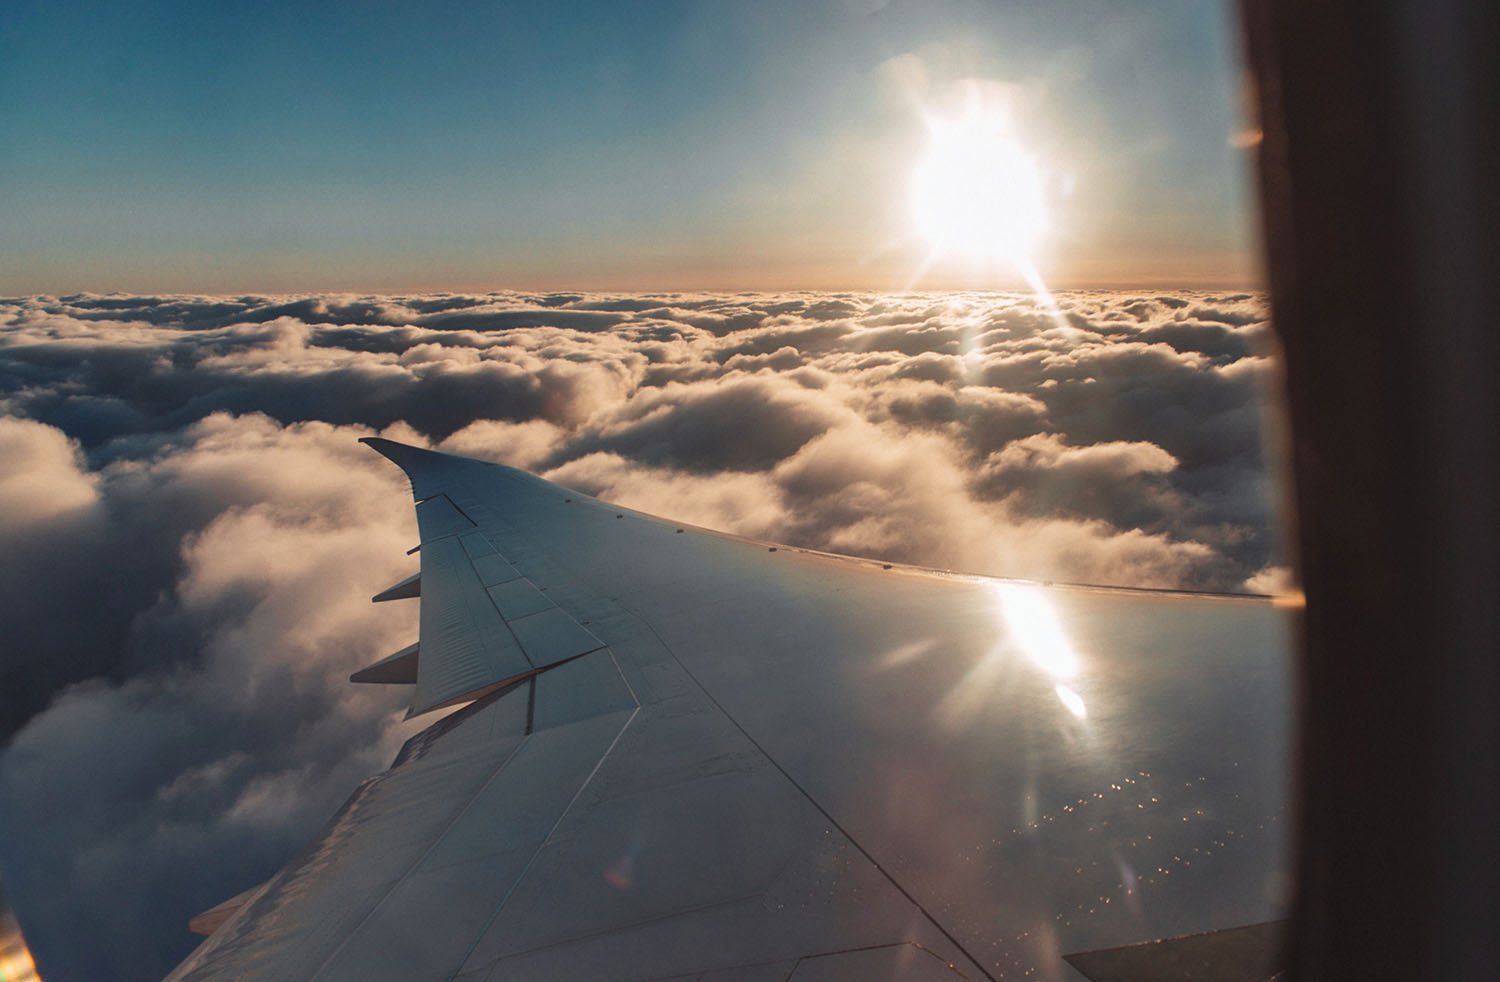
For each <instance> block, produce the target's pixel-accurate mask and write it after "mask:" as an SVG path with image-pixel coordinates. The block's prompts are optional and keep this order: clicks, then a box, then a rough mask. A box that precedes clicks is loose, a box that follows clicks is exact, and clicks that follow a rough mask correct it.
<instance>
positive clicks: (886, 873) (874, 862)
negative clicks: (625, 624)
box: [627, 608, 996, 982]
mask: <svg viewBox="0 0 1500 982" xmlns="http://www.w3.org/2000/svg"><path fill="white" fill-rule="evenodd" d="M627 609H628V608H627ZM632 613H634V611H632ZM636 616H637V617H638V618H639V620H640V622H641V624H642V625H643V626H644V627H645V628H646V630H647V631H650V632H651V634H652V636H654V637H655V638H656V640H657V642H658V643H659V644H660V645H661V646H662V648H663V650H665V651H666V652H667V653H668V654H670V655H671V656H672V659H673V660H674V661H675V662H677V665H678V667H680V668H681V669H682V670H683V672H684V673H686V675H687V677H688V678H690V679H692V680H693V684H694V685H696V686H697V687H698V690H699V691H700V692H702V693H703V695H704V698H706V699H707V700H708V701H709V702H711V703H712V704H713V705H714V708H715V709H717V710H718V711H719V712H721V713H723V714H724V718H725V719H727V720H728V721H729V722H730V724H731V725H733V726H734V728H735V729H737V730H739V731H740V734H741V735H742V736H744V738H745V739H746V740H748V741H749V742H750V745H751V746H752V747H754V748H755V750H756V752H757V753H759V754H760V755H761V756H762V757H764V758H765V759H766V760H767V761H768V762H769V763H770V765H771V766H772V767H774V768H776V770H777V772H778V773H780V774H781V776H782V777H784V778H786V780H787V781H788V782H789V783H790V784H791V785H792V787H794V788H796V789H797V792H798V793H799V794H801V795H802V797H803V798H805V799H807V802H808V803H809V804H810V805H812V806H813V807H814V808H816V809H817V810H818V812H819V814H821V815H822V816H823V817H824V818H825V819H826V820H827V821H828V823H829V824H830V825H832V826H833V827H834V828H835V829H838V831H839V834H840V835H842V836H843V837H844V838H845V839H846V840H847V841H848V842H849V844H850V845H852V846H853V847H854V848H855V849H857V850H859V853H860V855H862V856H864V857H865V859H866V860H867V861H868V862H869V863H870V865H871V866H873V867H874V868H875V869H876V871H878V872H879V873H880V875H881V876H883V877H885V879H886V881H887V882H888V883H890V885H891V886H893V887H895V888H896V892H898V893H900V894H901V896H903V897H905V898H906V899H907V901H908V902H909V903H910V904H911V905H912V906H913V907H915V908H916V909H917V910H919V911H921V913H922V916H923V917H925V918H927V921H928V923H930V924H931V925H932V926H933V927H934V928H936V929H937V930H938V933H940V934H941V935H942V936H943V937H944V938H947V939H948V943H949V944H951V945H953V947H954V948H956V949H958V951H960V952H961V953H962V954H963V956H964V957H965V958H967V959H968V960H969V961H970V962H971V963H972V964H973V965H974V967H975V968H977V969H979V971H981V972H983V973H984V977H985V978H987V979H989V980H990V982H996V979H995V976H994V975H992V974H990V972H989V970H988V969H986V968H985V967H984V963H983V962H981V961H980V960H979V959H977V958H975V957H974V955H973V953H971V952H970V951H969V949H968V948H967V947H965V946H964V944H963V942H961V941H959V940H958V938H956V937H955V936H954V935H953V933H952V932H950V931H949V930H948V929H947V928H946V927H944V926H943V924H942V922H941V921H939V920H938V919H937V918H936V917H935V916H933V914H932V912H931V911H929V910H928V909H927V907H926V906H925V905H924V904H923V903H922V902H921V901H920V900H918V899H917V898H916V897H915V896H913V895H912V893H911V891H909V890H907V889H906V887H904V886H903V885H902V884H901V881H899V880H898V879H896V877H895V875H894V874H892V873H891V871H890V870H888V869H886V868H885V866H884V865H883V864H882V863H881V862H880V861H879V860H878V859H876V858H875V856H874V854H872V853H871V852H870V851H869V850H868V849H866V848H865V847H864V845H862V844H861V843H860V841H859V840H858V839H856V838H855V837H854V835H853V833H851V832H850V831H849V830H848V829H847V828H845V827H844V825H843V823H841V822H840V821H839V820H838V819H836V818H834V817H833V814H832V813H831V812H829V811H828V809H827V808H824V807H823V804H822V803H821V802H820V801H818V799H816V798H814V797H813V796H812V794H811V793H810V792H808V790H807V789H806V788H804V787H803V786H802V785H801V783H799V782H798V780H797V779H796V778H794V777H792V775H791V774H790V773H788V772H787V770H786V768H784V767H782V766H781V762H780V761H778V760H777V759H776V758H775V757H772V756H771V754H770V753H769V752H767V750H766V748H765V747H763V746H761V743H760V741H759V740H757V739H755V737H753V736H751V735H750V731H749V730H747V729H745V727H744V725H743V724H741V723H740V721H739V720H738V719H736V718H735V717H734V716H733V715H732V714H731V713H730V712H729V710H728V709H726V708H725V707H724V705H723V704H722V703H721V702H719V700H718V699H715V698H714V694H713V693H712V692H710V691H708V687H707V686H706V685H704V684H703V683H702V681H700V680H699V678H698V676H697V675H695V674H693V670H692V669H690V668H688V666H687V663H686V662H684V661H683V660H682V659H681V658H679V657H678V656H677V652H676V651H674V650H673V649H672V646H671V645H669V644H667V640H666V639H665V638H663V637H662V636H661V634H660V633H659V632H658V631H657V630H656V626H655V625H654V624H652V623H651V622H650V621H649V620H648V619H646V618H645V617H641V616H640V615H639V614H636Z"/></svg>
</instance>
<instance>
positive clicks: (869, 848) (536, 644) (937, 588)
mask: <svg viewBox="0 0 1500 982" xmlns="http://www.w3.org/2000/svg"><path fill="white" fill-rule="evenodd" d="M366 442H369V443H371V444H372V446H374V448H375V449H377V450H379V451H380V452H381V453H383V454H385V455H386V456H387V457H389V458H391V459H392V460H393V461H395V462H396V463H397V464H398V465H400V466H401V467H402V468H403V470H405V471H406V473H407V475H408V477H409V478H410V480H411V484H412V491H413V497H414V499H415V500H416V502H417V514H418V523H419V527H420V530H421V535H422V543H421V547H420V560H421V572H420V575H419V578H418V579H419V583H420V586H419V588H418V589H411V588H409V587H408V588H407V591H408V592H407V595H412V596H420V604H421V610H420V638H419V641H418V643H417V645H416V646H415V648H414V649H407V650H406V651H404V652H399V653H397V654H398V655H399V656H402V657H400V658H396V657H395V656H393V659H387V660H386V662H384V663H382V664H381V665H377V666H372V667H371V669H367V670H365V672H363V673H357V675H365V674H367V673H372V672H373V673H375V674H376V675H381V676H383V678H372V679H370V680H371V681H393V682H399V681H411V682H412V683H413V690H412V691H413V700H412V712H413V713H414V714H415V713H421V712H427V711H431V710H434V709H439V708H443V707H446V706H456V705H458V704H460V703H464V702H467V703H468V705H466V706H465V707H464V708H462V709H457V710H455V711H453V712H451V713H450V714H448V715H447V716H444V717H443V718H441V719H439V720H438V721H437V722H436V723H434V724H433V725H432V726H431V727H429V728H428V729H427V730H425V731H424V732H422V733H421V734H419V735H418V736H416V737H414V738H413V739H412V740H411V741H409V742H408V744H407V746H406V747H405V748H404V749H403V750H402V752H401V754H400V755H399V756H398V757H397V759H396V761H395V762H394V763H393V765H392V767H391V768H390V769H389V770H388V771H386V772H384V773H382V774H380V775H377V776H375V777H373V778H371V779H369V780H368V781H366V782H365V783H364V784H363V785H362V786H361V787H360V788H359V789H358V790H357V791H356V792H355V793H354V795H353V796H352V797H351V798H350V800H349V801H348V802H347V803H346V804H345V806H344V807H343V809H341V810H340V812H339V813H338V814H337V815H336V816H334V818H333V819H332V820H331V821H330V822H329V824H328V825H327V826H326V827H325V828H324V830H323V831H322V832H321V833H320V834H319V836H318V837H317V838H316V839H315V840H314V841H313V843H311V844H310V845H309V846H308V847H307V849H305V850H304V851H303V852H302V853H301V854H300V855H299V856H298V857H296V858H295V859H294V860H293V861H292V862H291V863H290V864H288V866H287V867H286V868H285V869H283V870H282V871H281V872H280V873H278V874H277V875H276V876H275V877H274V878H273V879H272V880H271V881H269V882H268V883H267V884H266V885H265V886H264V888H262V889H261V891H260V892H259V893H258V894H255V895H253V898H252V899H251V900H250V901H249V902H247V903H245V904H243V906H241V907H240V908H238V909H237V910H236V911H235V912H234V913H233V914H232V915H231V916H229V918H228V919H227V920H226V921H225V922H224V923H223V924H222V926H220V927H219V928H218V929H217V930H216V931H215V932H214V933H213V934H212V935H211V936H210V937H209V938H208V939H207V940H206V941H205V942H204V943H203V945H202V946H200V948H199V949H198V951H196V952H195V953H194V954H193V955H192V956H191V957H190V958H189V959H188V960H187V961H186V962H184V963H183V965H182V966H179V968H178V969H177V971H176V972H174V974H173V975H172V976H171V978H173V979H184V980H186V979H220V978H246V979H253V978H286V977H292V978H318V979H344V978H350V979H353V978H415V979H453V978H458V979H474V980H478V979H501V978H504V979H525V978H539V979H540V978H568V977H575V978H576V977H597V978H622V979H625V978H629V979H646V978H704V979H724V980H728V979H762V978H764V979H777V980H783V979H788V978H792V979H798V980H805V979H813V978H818V979H835V978H849V979H853V978H859V979H871V978H896V977H900V978H934V979H937V978H959V977H967V978H971V979H972V978H998V977H1001V976H1002V975H1006V976H1008V975H1011V974H1013V973H1014V974H1024V973H1026V972H1027V970H1028V969H1030V970H1031V971H1032V972H1033V973H1035V972H1037V971H1040V972H1041V973H1042V977H1053V978H1064V977H1066V973H1067V972H1068V971H1070V970H1069V969H1067V968H1065V967H1064V965H1063V963H1062V961H1061V960H1060V956H1061V954H1062V953H1063V952H1068V951H1081V950H1089V949H1103V948H1112V947H1118V946H1122V945H1127V944H1131V943H1134V942H1139V941H1143V940H1148V939H1151V938H1156V937H1164V936H1169V935H1185V934H1191V933H1195V932H1201V931H1208V930H1219V929H1223V928H1228V927H1234V926H1237V925H1240V924H1246V923H1253V922H1260V921H1265V920H1268V919H1270V918H1272V917H1274V916H1275V915H1276V911H1275V909H1274V904H1273V901H1272V900H1271V899H1269V898H1270V894H1269V892H1268V883H1269V881H1268V875H1272V874H1274V873H1275V871H1276V870H1278V869H1280V868H1281V867H1282V866H1283V865H1284V862H1283V859H1282V855H1281V841H1280V835H1279V833H1278V828H1279V824H1280V821H1281V801H1282V790H1283V789H1282V785H1283V774H1282V771H1281V766H1282V765H1281V761H1282V742H1283V739H1284V729H1285V721H1284V717H1283V713H1284V709H1283V706H1284V680H1283V678H1282V666H1281V664H1280V661H1279V653H1280V651H1281V650H1282V648H1283V647H1284V632H1285V625H1284V623H1283V617H1284V616H1285V615H1284V614H1283V613H1282V612H1279V611H1276V610H1273V608H1272V607H1271V606H1270V605H1269V604H1268V603H1265V602H1263V601H1254V600H1233V599H1225V598H1208V597H1192V596H1170V595H1155V594H1145V593H1136V592H1127V591H1109V590H1086V589H1068V588H1044V587H1040V586H1036V585H1022V584H1006V583H1001V582H998V581H993V580H983V579H978V578H972V577H957V576H951V575H946V574H940V573H935V572H931V571H920V570H912V569H909V568H903V567H890V566H887V565H886V564H881V563H870V562H865V561H859V560H850V559H844V558H840V557H830V556H825V555H821V554H815V553H810V552H804V551H801V550H795V549H787V548H779V549H773V548H772V547H769V546H767V545H765V544H762V543H754V542H748V541H746V540H742V539H737V538H735V537H732V536H726V535H720V534H717V533H711V532H705V531H702V530H698V529H686V530H685V529H684V527H682V526H678V525H674V524H672V523H669V522H665V521H662V520H661V519H657V518H653V517H651V516H646V515H641V514H639V513H635V512H631V511H628V510H626V509H621V508H618V507H615V506H612V505H606V504H604V503H602V502H599V501H597V500H595V499H592V498H589V497H587V496H584V495H581V494H577V493H576V492H571V491H568V490H566V489H563V488H559V487H557V486H555V485H552V484H550V483H548V482H546V481H543V480H541V479H539V478H536V477H533V476H531V475H529V474H525V473H523V472H520V471H516V470H513V469H511V468H505V467H500V466H496V465H490V464H484V463H481V462H478V461H471V460H467V459H464V458H458V457H452V456H449V455H445V454H439V453H434V452H431V451H425V450H420V449H417V448H413V447H407V446H404V445H402V444H396V443H393V442H391V441H384V440H369V441H366ZM387 592H389V591H387ZM382 665H383V666H384V667H383V668H382Z"/></svg>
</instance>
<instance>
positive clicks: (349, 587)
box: [0, 293, 1276, 979]
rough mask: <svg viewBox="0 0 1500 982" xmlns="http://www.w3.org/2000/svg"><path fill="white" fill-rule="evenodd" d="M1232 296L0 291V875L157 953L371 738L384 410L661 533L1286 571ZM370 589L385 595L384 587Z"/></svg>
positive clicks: (111, 971)
mask: <svg viewBox="0 0 1500 982" xmlns="http://www.w3.org/2000/svg"><path fill="white" fill-rule="evenodd" d="M1263 318H1264V313H1263V306H1262V304H1261V303H1260V302H1259V301H1258V300H1257V299H1256V298H1254V297H1250V296H1245V295H1233V296H1217V295H1208V294H1174V295H1169V296H1136V295H1123V294H1110V293H1088V294H1074V295H1064V296H1061V297H1059V298H1058V301H1057V308H1056V309H1047V308H1046V307H1044V306H1043V305H1041V304H1040V303H1038V302H1037V301H1035V300H1033V299H1031V298H1029V297H1014V296H998V295H989V294H973V295H968V294H935V295H906V296H895V295H874V294H813V293H798V294H788V295H765V294H755V295H734V296H729V295H688V294H667V295H653V296H641V295H589V294H549V295H532V294H512V293H506V294H489V295H475V296H454V295H438V296H418V297H300V298H299V297H290V298H289V297H277V298H270V297H240V298H233V299H229V298H202V297H115V296H111V297H94V296H78V297H66V298H53V297H40V298H29V299H22V300H11V301H0V329H3V333H0V413H3V416H0V454H3V459H4V460H5V461H6V462H7V467H6V468H5V470H4V472H3V474H0V550H3V552H4V554H5V555H6V556H7V557H8V559H7V562H6V563H4V564H0V608H3V609H4V611H5V612H6V625H5V626H6V630H7V633H8V635H9V637H8V639H7V649H8V654H7V656H6V658H5V660H4V663H3V672H4V678H3V686H0V726H3V730H0V734H3V735H4V736H9V737H10V738H11V739H10V742H9V745H8V746H7V748H6V749H5V751H4V753H3V756H0V871H3V875H4V876H5V885H6V889H7V892H8V893H9V894H10V895H11V896H12V898H13V899H14V901H15V903H16V907H17V909H18V911H20V913H21V917H22V923H23V926H24V927H25V928H26V930H27V933H28V937H29V938H30V939H31V941H32V945H33V948H34V950H36V952H37V955H38V958H39V963H40V966H41V969H42V971H43V974H44V977H47V978H49V979H69V978H96V977H119V978H147V977H158V976H159V975H161V974H162V973H163V972H164V971H165V970H166V969H167V968H169V967H170V966H171V964H173V963H174V962H175V961H176V960H177V959H179V958H180V957H181V956H182V955H183V954H184V953H185V951H186V950H187V949H188V948H190V947H191V945H192V939H191V937H190V936H188V935H186V933H185V931H184V929H183V927H182V925H183V924H184V923H185V921H186V919H187V917H188V916H190V915H192V914H194V913H196V912H197V911H199V910H201V909H204V908H206V907H208V906H211V905H212V904H213V903H216V902H217V901H219V900H222V899H224V897H225V896H228V895H229V894H232V893H234V892H237V891H238V890H239V889H242V888H243V887H245V886H248V885H250V884H252V883H254V882H257V881H258V880H259V879H261V878H263V877H264V876H266V875H268V874H269V873H270V872H272V871H274V869H275V868H276V867H277V866H279V865H280V864H281V863H282V862H283V861H284V860H285V858H286V856H287V855H288V854H289V852H290V851H291V850H292V849H294V848H295V847H296V846H297V845H298V844H300V842H301V841H302V840H304V839H305V838H306V837H307V836H308V835H309V834H311V832H312V830H313V829H314V828H315V827H316V825H317V824H318V823H319V822H321V821H322V820H323V818H325V817H326V816H327V815H328V813H329V812H331V811H332V809H333V808H334V807H335V806H336V805H337V803H338V802H339V801H340V800H341V799H342V797H343V796H344V795H345V794H347V793H348V791H349V790H350V789H351V788H352V787H353V785H354V784H355V783H356V781H357V780H359V779H360V778H362V777H363V776H365V775H366V774H368V773H370V772H372V771H374V770H377V769H379V768H380V767H382V766H384V765H385V764H386V763H387V762H388V759H389V756H390V754H391V752H392V750H393V747H394V745H395V743H396V741H398V740H399V739H400V736H401V733H402V732H403V731H402V728H401V727H400V726H399V725H397V724H396V722H395V720H396V719H397V718H398V715H399V711H398V707H397V705H396V700H397V699H398V698H399V697H397V696H393V695H391V694H388V693H382V692H379V691H377V692H374V693H371V692H368V691H366V690H365V689H364V687H356V686H350V685H349V684H348V683H347V682H346V681H344V680H345V679H346V678H347V675H348V672H349V671H350V670H352V669H353V668H357V667H359V666H361V665H363V664H366V663H368V662H370V661H372V660H374V659H375V658H377V657H379V656H380V655H382V654H385V653H386V652H388V651H390V650H394V648H396V647H399V646H400V645H401V644H404V643H405V642H406V641H408V640H409V639H410V637H411V635H412V634H413V633H414V631H415V611H414V610H413V609H411V608H406V607H404V605H382V606H381V607H378V608H371V606H370V605H369V604H368V602H367V598H368V597H369V595H370V594H371V593H373V592H374V591H375V590H377V589H379V588H380V587H383V586H385V585H387V584H388V583H389V582H393V581H394V580H395V579H397V578H399V576H401V575H403V574H404V573H406V572H407V571H408V567H410V566H411V565H412V561H411V560H409V559H407V558H406V557H404V556H403V552H404V549H405V547H406V546H408V545H410V543H411V542H412V541H413V540H414V537H415V529H414V521H413V518H412V515H411V508H410V504H409V501H408V500H407V499H406V497H405V496H404V494H403V491H404V482H403V481H402V479H401V477H400V475H399V473H398V472H397V471H396V470H395V469H394V468H392V467H390V465H389V464H387V463H386V462H385V461H383V460H381V459H380V458H378V457H376V456H375V455H374V454H371V453H369V452H368V451H366V450H365V449H364V448H362V447H359V446H358V445H357V444H356V443H355V439H356V438H357V437H358V436H361V435H367V434H369V433H372V432H377V431H378V432H382V433H384V434H385V435H387V436H391V437H393V438H396V439H402V440H406V441H408V442H418V443H427V444H430V445H432V446H435V447H438V448H439V449H444V450H449V451H453V452H457V453H464V454H470V455H473V456H479V457H485V458H488V459H493V460H498V461H503V462H506V463H511V464H515V465H518V466H522V467H526V468H528V469H531V470H533V471H536V472H538V473H542V474H544V475H545V476H547V477H549V478H551V479H553V480H556V481H558V482H560V483H563V484H567V485H569V486H572V487H575V488H577V489H579V490H581V491H585V492H588V493H591V494H598V495H600V496H602V497H605V498H607V499H611V500H614V501H618V502H620V503H622V504H626V505H629V506H632V507H636V508H640V509H642V510H645V511H651V512H656V513H659V514H663V515H667V516H670V517H673V518H676V519H679V520H682V521H686V522H692V523H695V524H700V525H705V526H710V527H714V528H721V529H726V530H730V531H734V532H738V533H741V534H745V535H750V536H755V537H762V538H769V539H774V540H778V541H782V542H788V543H795V544H798V545H804V546H810V547H814V548H819V549H828V550H833V551H838V552H848V553H857V554H867V555H874V556H880V557H883V558H887V559H892V560H898V561H904V562H913V563H920V564H924V565H931V566H939V567H947V568H957V569H963V570H968V571H974V572H983V573H993V574H998V575H1006V576H1021V577H1033V578H1040V579H1051V580H1069V581H1082V582H1094V583H1111V584H1120V585H1131V586H1152V587H1171V588H1183V589H1206V590H1241V589H1253V588H1255V587H1258V586H1263V585H1264V584H1267V583H1272V582H1274V581H1275V576H1276V567H1275V557H1274V555H1273V548H1272V535H1271V531H1270V529H1271V524H1272V523H1271V516H1270V493H1269V489H1268V486H1267V480H1266V473H1265V466H1264V463H1263V460H1262V450H1261V437H1260V412H1261V410H1260V407H1259V395H1260V386H1261V385H1262V383H1263V381H1264V377H1265V374H1266V372H1267V369H1268V362H1267V360H1266V358H1265V357H1264V356H1263V355H1262V354H1260V353H1259V352H1260V345H1261V343H1262V339H1263V337H1264V334H1265V324H1264V320H1263ZM391 608H396V609H391Z"/></svg>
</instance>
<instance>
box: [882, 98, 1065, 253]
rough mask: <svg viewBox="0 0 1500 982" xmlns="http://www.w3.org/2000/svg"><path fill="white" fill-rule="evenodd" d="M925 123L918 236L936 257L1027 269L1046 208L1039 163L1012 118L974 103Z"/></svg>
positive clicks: (915, 205)
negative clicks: (1013, 129) (1022, 141)
mask: <svg viewBox="0 0 1500 982" xmlns="http://www.w3.org/2000/svg"><path fill="white" fill-rule="evenodd" d="M927 124H928V129H929V134H930V139H929V143H928V148H927V155H926V156H925V157H923V158H922V160H921V161H920V162H919V163H918V164H917V168H916V171H915V173H914V174H913V175H912V202H911V203H912V218H913V221H914V223H915V225H916V231H917V234H918V235H920V236H921V237H922V238H923V239H924V240H926V242H927V244H928V246H929V247H930V248H931V250H932V252H933V253H934V257H936V256H951V257H956V258H959V259H966V260H973V261H986V262H989V261H1003V262H1007V263H1010V264H1012V265H1015V266H1018V267H1026V266H1029V265H1030V262H1031V256H1032V253H1033V252H1034V251H1035V250H1036V247H1037V244H1038V243H1039V241H1040V240H1041V238H1042V235H1043V234H1044V233H1045V232H1046V230H1047V209H1046V204H1045V200H1044V195H1043V188H1042V179H1041V175H1040V173H1039V172H1038V171H1037V167H1036V163H1035V162H1034V160H1033V159H1032V157H1031V155H1029V154H1028V153H1027V152H1026V151H1025V149H1024V148H1023V147H1022V146H1021V144H1019V143H1018V142H1016V140H1015V138H1014V137H1013V136H1011V134H1010V131H1009V126H1008V120H1007V118H1006V116H1005V115H1004V114H1002V113H999V112H996V111H994V110H985V109H983V108H978V107H972V106H971V107H969V108H968V109H967V110H966V111H965V112H963V113H962V114H961V115H958V116H955V117H952V118H947V119H944V118H940V117H929V118H928V120H927Z"/></svg>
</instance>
